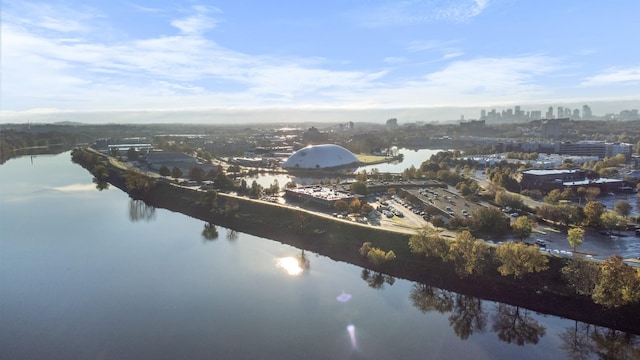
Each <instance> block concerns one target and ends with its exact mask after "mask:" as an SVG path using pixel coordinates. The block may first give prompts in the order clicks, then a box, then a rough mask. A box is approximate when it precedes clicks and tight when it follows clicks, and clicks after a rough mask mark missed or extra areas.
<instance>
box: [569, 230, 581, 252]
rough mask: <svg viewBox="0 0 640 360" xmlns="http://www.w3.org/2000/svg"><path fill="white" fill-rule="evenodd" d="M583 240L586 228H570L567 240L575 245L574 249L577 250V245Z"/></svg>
mask: <svg viewBox="0 0 640 360" xmlns="http://www.w3.org/2000/svg"><path fill="white" fill-rule="evenodd" d="M583 240H584V230H583V229H582V228H573V229H569V231H568V232H567V241H568V242H569V245H571V246H572V247H573V251H576V247H578V246H580V245H582V241H583Z"/></svg>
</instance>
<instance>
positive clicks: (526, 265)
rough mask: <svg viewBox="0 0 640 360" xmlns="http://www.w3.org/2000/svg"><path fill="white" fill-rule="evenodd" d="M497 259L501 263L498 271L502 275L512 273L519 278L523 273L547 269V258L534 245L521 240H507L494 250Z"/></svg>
mask: <svg viewBox="0 0 640 360" xmlns="http://www.w3.org/2000/svg"><path fill="white" fill-rule="evenodd" d="M496 257H497V260H498V261H499V262H500V263H501V265H500V266H499V267H498V271H499V272H500V274H501V275H502V276H507V275H513V277H514V278H516V279H517V278H521V277H522V276H523V275H525V274H528V273H532V272H540V271H544V270H547V269H548V265H547V263H548V262H549V259H547V256H546V255H544V254H542V253H541V252H540V251H538V249H537V248H536V247H534V246H528V245H526V244H524V243H521V242H517V243H514V242H508V243H505V244H503V245H501V246H499V247H498V248H497V250H496Z"/></svg>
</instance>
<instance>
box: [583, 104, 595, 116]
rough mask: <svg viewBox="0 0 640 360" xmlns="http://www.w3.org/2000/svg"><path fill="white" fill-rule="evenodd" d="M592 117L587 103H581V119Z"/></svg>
mask: <svg viewBox="0 0 640 360" xmlns="http://www.w3.org/2000/svg"><path fill="white" fill-rule="evenodd" d="M592 118H593V114H592V113H591V108H590V107H589V105H582V120H591V119H592Z"/></svg>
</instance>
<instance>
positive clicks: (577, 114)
mask: <svg viewBox="0 0 640 360" xmlns="http://www.w3.org/2000/svg"><path fill="white" fill-rule="evenodd" d="M571 119H573V120H580V109H573V115H572V116H571Z"/></svg>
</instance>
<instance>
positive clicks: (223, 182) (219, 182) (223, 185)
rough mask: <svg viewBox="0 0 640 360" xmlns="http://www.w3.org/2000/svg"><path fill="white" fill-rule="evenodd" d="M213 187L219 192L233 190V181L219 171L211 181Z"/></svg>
mask: <svg viewBox="0 0 640 360" xmlns="http://www.w3.org/2000/svg"><path fill="white" fill-rule="evenodd" d="M213 186H215V187H216V188H218V189H221V190H231V189H233V180H231V179H230V178H229V177H228V176H227V175H226V174H225V173H224V172H223V171H220V172H219V173H218V175H216V178H215V179H213Z"/></svg>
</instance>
